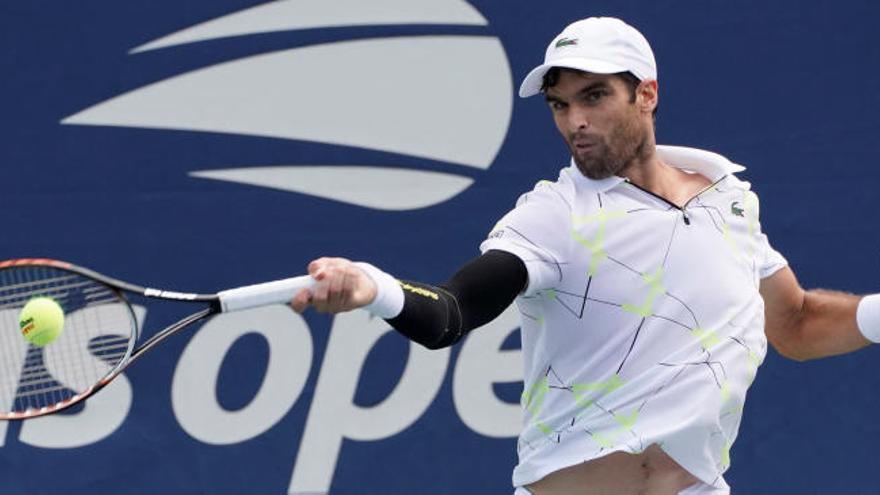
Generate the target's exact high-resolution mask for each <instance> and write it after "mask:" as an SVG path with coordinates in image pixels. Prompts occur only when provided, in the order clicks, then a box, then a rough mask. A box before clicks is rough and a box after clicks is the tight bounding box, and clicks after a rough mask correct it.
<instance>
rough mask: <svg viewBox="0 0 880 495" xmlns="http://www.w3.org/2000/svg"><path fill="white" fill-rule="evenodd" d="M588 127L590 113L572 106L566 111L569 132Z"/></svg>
mask: <svg viewBox="0 0 880 495" xmlns="http://www.w3.org/2000/svg"><path fill="white" fill-rule="evenodd" d="M588 127H590V112H589V111H587V110H586V109H584V108H579V107H578V106H576V105H572V107H571V108H569V111H568V128H569V130H571V131H578V130H584V129H587V128H588Z"/></svg>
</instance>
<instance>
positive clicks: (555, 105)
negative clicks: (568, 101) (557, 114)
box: [550, 101, 565, 110]
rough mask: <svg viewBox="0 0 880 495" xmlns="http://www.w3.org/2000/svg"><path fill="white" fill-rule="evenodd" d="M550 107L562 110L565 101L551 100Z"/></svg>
mask: <svg viewBox="0 0 880 495" xmlns="http://www.w3.org/2000/svg"><path fill="white" fill-rule="evenodd" d="M550 108H552V109H553V110H562V109H564V108H565V103H562V102H561V101H551V102H550Z"/></svg>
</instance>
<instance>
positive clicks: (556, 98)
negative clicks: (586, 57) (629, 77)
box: [545, 70, 652, 179]
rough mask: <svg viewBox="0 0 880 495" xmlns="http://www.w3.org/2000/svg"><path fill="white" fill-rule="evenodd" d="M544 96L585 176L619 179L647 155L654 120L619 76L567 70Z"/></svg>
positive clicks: (557, 125) (560, 74)
mask: <svg viewBox="0 0 880 495" xmlns="http://www.w3.org/2000/svg"><path fill="white" fill-rule="evenodd" d="M545 97H546V99H547V103H548V105H549V106H550V110H551V112H552V113H553V120H554V122H555V123H556V128H557V129H559V132H560V134H562V137H563V139H564V140H565V143H566V145H568V148H569V150H570V151H571V155H572V157H574V162H575V164H576V165H577V167H578V169H580V171H581V172H582V173H583V174H584V175H586V176H587V177H589V178H591V179H604V178H607V177H610V176H612V175H615V174H618V173H620V172H621V171H622V170H623V169H625V168H626V167H627V166H628V165H630V164H631V163H632V162H633V161H634V160H636V159H637V158H640V157H641V156H643V154H644V153H645V152H646V150H645V148H647V146H646V144H647V140H648V137H649V132H650V129H651V128H652V127H651V125H650V123H649V122H650V121H647V122H646V119H645V117H644V115H643V114H642V113H641V112H639V109H638V106H637V105H636V104H635V103H634V102H633V101H632V94H631V92H630V89H629V88H628V87H627V85H626V83H625V82H624V81H623V80H622V79H621V78H620V77H617V76H614V75H602V74H589V73H585V72H575V71H568V70H563V71H561V72H560V73H559V80H558V82H557V83H556V84H555V85H554V86H552V87H550V88H547V90H546V93H545ZM646 124H647V125H646Z"/></svg>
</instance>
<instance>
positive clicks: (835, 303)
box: [760, 266, 880, 361]
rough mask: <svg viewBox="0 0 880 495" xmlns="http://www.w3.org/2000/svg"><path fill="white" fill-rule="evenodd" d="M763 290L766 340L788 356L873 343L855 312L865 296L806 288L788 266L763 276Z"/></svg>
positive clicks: (801, 356)
mask: <svg viewBox="0 0 880 495" xmlns="http://www.w3.org/2000/svg"><path fill="white" fill-rule="evenodd" d="M760 291H761V296H763V298H764V305H765V309H764V313H765V316H766V334H767V340H769V341H770V344H771V345H773V347H774V348H775V349H776V350H777V351H778V352H779V353H780V354H782V355H783V356H785V357H787V358H790V359H794V360H797V361H805V360H808V359H817V358H821V357H826V356H835V355H838V354H846V353H848V352H853V351H856V350H858V349H861V348H863V347H867V346H868V345H870V344H871V341H870V340H868V339H867V338H865V336H864V334H863V333H862V331H861V330H860V329H859V323H858V321H857V316H856V315H857V312H858V311H859V303H860V302H861V301H862V296H856V295H853V294H847V293H844V292H835V291H828V290H821V289H817V290H804V289H803V288H801V286H800V284H799V283H798V281H797V278H796V277H795V275H794V272H792V271H791V269H790V268H788V267H787V266H786V267H784V268H782V269H780V270H779V271H777V272H776V273H774V274H773V275H771V276H769V277H767V278H764V279H763V280H761V288H760ZM863 311H864V308H863ZM865 313H867V314H870V313H872V311H867V312H865ZM862 318H863V319H865V318H866V316H862ZM868 318H873V314H870V316H868ZM862 323H863V326H864V323H865V322H864V321H863V322H862ZM869 323H875V324H876V323H880V322H871V321H870V320H869Z"/></svg>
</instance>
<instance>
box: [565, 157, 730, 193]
mask: <svg viewBox="0 0 880 495" xmlns="http://www.w3.org/2000/svg"><path fill="white" fill-rule="evenodd" d="M657 156H658V157H659V158H660V159H661V160H663V161H664V162H665V163H667V164H669V165H671V166H673V167H676V168H680V169H682V170H688V171H691V172H697V173H698V174H702V175H704V176H706V178H708V179H709V180H711V181H712V182H715V181H717V180H719V179H721V178H722V177H724V176H725V175H730V174H733V173H736V172H742V171H743V170H745V169H746V168H745V167H743V166H742V165H738V164H736V163H733V162H731V161H730V160H728V159H727V158H725V157H724V156H721V155H719V154H718V153H713V152H711V151H706V150H701V149H697V148H687V147H684V146H667V145H657ZM566 171H567V172H568V175H569V176H570V177H571V178H572V179H573V180H574V182H575V183H576V184H578V186H579V187H583V188H585V189H586V190H587V191H588V192H606V191H608V190H609V189H611V188H613V187H615V186H617V185H618V184H620V183H621V182H624V181H625V180H626V179H624V178H623V177H619V176H616V175H614V176H611V177H608V178H605V179H600V180H593V179H590V178H589V177H586V176H585V175H584V174H582V173H581V171H580V170H579V169H578V168H577V165H575V163H574V158H572V160H571V165H570V166H569V167H568V168H567V169H566Z"/></svg>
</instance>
